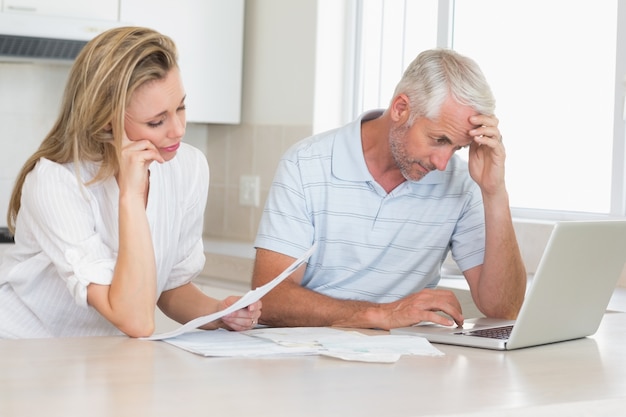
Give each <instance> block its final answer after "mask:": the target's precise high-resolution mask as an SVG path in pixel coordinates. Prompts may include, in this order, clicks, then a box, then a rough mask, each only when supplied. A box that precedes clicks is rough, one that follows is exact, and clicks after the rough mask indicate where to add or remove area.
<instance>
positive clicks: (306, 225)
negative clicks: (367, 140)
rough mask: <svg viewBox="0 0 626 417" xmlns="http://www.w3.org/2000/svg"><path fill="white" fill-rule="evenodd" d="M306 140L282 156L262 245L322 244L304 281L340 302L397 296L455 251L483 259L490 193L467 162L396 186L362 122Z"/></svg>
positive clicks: (431, 277)
mask: <svg viewBox="0 0 626 417" xmlns="http://www.w3.org/2000/svg"><path fill="white" fill-rule="evenodd" d="M379 114H380V112H379V111H376V112H370V113H367V114H365V115H363V116H362V117H361V118H359V119H358V120H356V121H354V122H352V123H350V124H348V125H346V126H344V127H342V128H339V129H336V130H333V131H330V132H326V133H322V134H319V135H316V136H312V137H310V138H307V139H304V140H302V141H300V142H299V143H297V144H295V145H294V146H292V147H291V148H290V149H289V150H288V151H287V152H286V153H285V155H284V156H283V158H282V159H281V161H280V163H279V166H278V169H277V172H276V176H275V178H274V182H273V184H272V187H271V189H270V193H269V196H268V199H267V203H266V206H265V210H264V212H263V217H262V219H261V223H260V225H259V231H258V234H257V238H256V242H255V246H256V247H258V248H264V249H268V250H272V251H275V252H279V253H283V254H285V255H288V256H291V257H294V258H297V257H298V256H300V255H301V254H302V252H304V251H305V250H306V249H308V248H309V247H310V246H311V245H312V244H313V242H317V245H318V248H317V250H316V252H315V253H314V254H313V255H312V256H311V258H310V259H309V263H308V266H307V269H306V272H305V274H304V277H303V281H302V285H304V286H306V287H307V288H309V289H312V290H315V291H318V292H320V293H323V294H326V295H329V296H331V297H335V298H340V299H357V300H368V301H374V302H390V301H394V300H397V299H399V298H402V297H404V296H406V295H408V294H410V293H412V292H416V291H419V290H421V289H423V288H426V287H434V286H436V285H437V283H438V281H439V278H440V269H441V264H442V262H443V260H444V259H445V257H446V256H447V253H448V251H449V250H451V251H452V256H453V258H454V259H455V261H456V262H457V264H458V265H459V267H460V268H461V270H467V269H469V268H472V267H475V266H477V265H480V264H482V263H483V257H484V245H485V244H484V242H485V232H484V229H485V225H484V211H483V204H482V196H481V193H480V189H479V187H478V185H477V184H476V183H475V182H474V181H473V180H472V179H471V177H470V176H469V173H468V169H467V163H466V162H465V161H463V160H461V159H460V158H459V157H458V156H454V157H453V158H452V159H451V160H450V162H449V163H448V166H447V167H446V170H445V171H433V172H430V173H429V174H428V175H426V177H424V178H423V179H421V180H420V181H418V182H413V181H405V182H404V183H402V184H400V185H399V186H398V187H396V188H395V189H394V190H393V191H391V192H390V193H387V192H385V190H384V189H383V188H382V187H381V186H380V185H379V184H378V183H377V182H376V181H375V180H374V178H373V177H372V175H371V174H370V172H369V171H368V169H367V166H366V163H365V159H364V156H363V152H362V146H361V121H362V120H366V119H371V118H373V117H377V116H378V115H379Z"/></svg>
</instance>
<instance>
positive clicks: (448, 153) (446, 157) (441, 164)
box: [430, 147, 455, 171]
mask: <svg viewBox="0 0 626 417" xmlns="http://www.w3.org/2000/svg"><path fill="white" fill-rule="evenodd" d="M454 151H455V149H454V148H452V147H450V148H448V147H446V148H442V149H439V150H437V151H436V152H435V153H434V154H433V155H432V156H431V158H430V162H431V163H432V164H433V165H434V166H435V168H437V170H439V171H445V169H446V167H447V166H448V161H450V158H452V155H454Z"/></svg>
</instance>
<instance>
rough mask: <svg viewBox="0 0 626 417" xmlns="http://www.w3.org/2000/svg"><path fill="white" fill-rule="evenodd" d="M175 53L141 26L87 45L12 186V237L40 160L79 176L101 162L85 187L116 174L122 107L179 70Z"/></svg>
mask: <svg viewBox="0 0 626 417" xmlns="http://www.w3.org/2000/svg"><path fill="white" fill-rule="evenodd" d="M176 54H177V52H176V46H175V45H174V42H173V41H172V40H171V39H170V38H169V37H167V36H164V35H162V34H160V33H158V32H156V31H154V30H152V29H148V28H142V27H120V28H115V29H111V30H108V31H106V32H104V33H102V34H100V35H98V36H97V37H95V38H94V39H92V40H91V41H90V42H89V43H87V45H85V47H84V48H83V49H82V51H81V52H80V54H79V55H78V57H77V58H76V61H75V62H74V65H73V66H72V69H71V70H70V74H69V79H68V82H67V85H66V87H65V92H64V95H63V101H62V103H61V111H60V113H59V116H58V118H57V120H56V122H55V124H54V126H53V127H52V129H51V130H50V132H49V133H48V135H47V136H46V137H45V139H44V140H43V142H42V143H41V145H40V146H39V149H37V151H36V152H35V153H34V154H33V155H32V156H31V157H30V158H29V159H28V160H27V161H26V163H25V164H24V166H23V167H22V169H21V171H20V173H19V175H18V176H17V179H16V181H15V185H14V187H13V191H12V193H11V199H10V201H9V209H8V213H7V223H8V225H9V230H10V231H11V233H15V222H16V218H17V214H18V212H19V210H20V206H21V197H22V186H23V185H24V180H25V178H26V176H27V175H28V173H29V172H30V171H31V170H32V169H33V168H34V167H35V165H36V164H37V161H39V159H40V158H46V159H49V160H51V161H53V162H57V163H61V164H63V163H68V162H74V163H75V165H76V172H77V174H78V164H79V162H80V161H92V162H99V163H100V168H99V170H98V172H97V174H96V176H95V177H94V178H92V179H90V180H89V183H92V182H96V181H100V180H103V179H105V178H108V177H110V176H112V175H115V174H116V173H117V171H118V169H119V153H118V152H119V150H120V146H121V145H120V144H121V140H122V135H123V132H124V114H125V112H126V106H127V105H128V103H129V100H130V98H131V97H132V94H133V92H134V91H135V90H136V89H137V88H138V87H140V86H141V85H143V84H144V83H146V82H149V81H152V80H159V79H163V78H165V77H166V75H167V74H168V72H169V71H170V70H171V69H173V68H175V67H176V66H177V63H176V60H177V56H176ZM79 181H82V179H80V178H79Z"/></svg>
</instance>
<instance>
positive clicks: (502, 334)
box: [459, 325, 513, 340]
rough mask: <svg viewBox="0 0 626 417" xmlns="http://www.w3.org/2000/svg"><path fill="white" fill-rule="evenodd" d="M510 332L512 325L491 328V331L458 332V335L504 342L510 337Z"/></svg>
mask: <svg viewBox="0 0 626 417" xmlns="http://www.w3.org/2000/svg"><path fill="white" fill-rule="evenodd" d="M511 330H513V325H509V326H502V327H493V328H491V329H478V330H468V331H465V332H459V334H462V335H464V336H478V337H487V338H489V339H502V340H506V339H508V338H509V336H510V335H511Z"/></svg>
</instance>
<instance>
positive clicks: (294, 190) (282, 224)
mask: <svg viewBox="0 0 626 417" xmlns="http://www.w3.org/2000/svg"><path fill="white" fill-rule="evenodd" d="M314 237H315V230H314V225H313V220H312V216H311V213H310V210H309V207H308V206H307V201H306V196H305V192H304V188H303V180H302V176H301V171H300V167H299V164H298V163H297V159H296V158H295V156H293V157H290V156H289V155H286V156H285V157H283V159H282V160H281V161H280V163H279V165H278V168H277V170H276V175H275V178H274V181H273V183H272V186H271V188H270V192H269V195H268V197H267V201H266V205H265V209H264V210H263V216H262V218H261V221H260V224H259V230H258V233H257V237H256V240H255V244H254V245H255V247H258V248H263V249H268V250H272V251H275V252H279V253H283V254H285V255H287V256H291V257H293V258H297V257H299V256H300V255H302V252H304V251H306V250H307V249H308V248H309V247H310V246H311V244H312V242H313V241H314Z"/></svg>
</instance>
